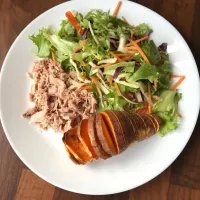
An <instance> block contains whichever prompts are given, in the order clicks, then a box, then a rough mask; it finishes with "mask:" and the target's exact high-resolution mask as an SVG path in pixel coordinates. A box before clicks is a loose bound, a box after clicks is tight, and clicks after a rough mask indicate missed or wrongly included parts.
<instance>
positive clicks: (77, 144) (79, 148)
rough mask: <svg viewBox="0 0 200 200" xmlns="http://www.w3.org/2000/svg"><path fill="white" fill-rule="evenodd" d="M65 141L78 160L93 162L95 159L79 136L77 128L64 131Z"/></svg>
mask: <svg viewBox="0 0 200 200" xmlns="http://www.w3.org/2000/svg"><path fill="white" fill-rule="evenodd" d="M63 142H64V144H65V145H66V147H67V149H68V150H69V151H70V152H71V153H72V154H73V155H74V157H75V158H76V159H77V160H80V161H83V162H91V161H92V160H93V159H92V157H91V156H90V155H89V154H88V152H87V151H86V150H85V147H84V146H83V144H82V143H81V141H80V140H79V138H78V136H77V128H73V129H71V130H69V131H67V132H66V133H64V136H63Z"/></svg>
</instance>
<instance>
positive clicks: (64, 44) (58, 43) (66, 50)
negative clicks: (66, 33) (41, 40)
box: [46, 34, 79, 56]
mask: <svg viewBox="0 0 200 200" xmlns="http://www.w3.org/2000/svg"><path fill="white" fill-rule="evenodd" d="M46 38H47V39H48V40H49V42H50V43H51V45H52V46H53V47H54V48H55V49H57V50H58V51H60V52H61V53H62V54H64V55H66V56H70V55H72V53H73V51H74V48H75V47H77V46H78V45H79V44H78V43H76V42H71V41H68V40H64V39H62V38H60V37H59V36H58V35H49V34H46Z"/></svg>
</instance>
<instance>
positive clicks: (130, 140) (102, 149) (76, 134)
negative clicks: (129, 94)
mask: <svg viewBox="0 0 200 200" xmlns="http://www.w3.org/2000/svg"><path fill="white" fill-rule="evenodd" d="M159 123H160V122H159V119H158V118H156V117H155V116H153V115H148V114H134V113H130V112H127V111H110V110H109V111H104V112H101V113H99V114H97V115H95V116H93V117H91V118H90V119H85V120H82V122H81V123H80V125H79V126H78V129H77V128H73V129H71V130H70V131H68V132H67V133H65V134H64V137H63V142H64V143H65V146H66V150H67V151H68V154H69V157H70V158H71V160H72V161H73V162H74V163H76V164H86V163H88V162H91V161H93V160H94V159H98V158H102V159H107V158H109V157H111V156H114V155H116V154H119V153H121V152H123V151H124V150H126V149H127V148H128V147H129V146H131V145H133V144H135V143H137V142H139V141H142V140H144V139H147V138H149V137H151V136H152V135H154V134H155V133H156V131H158V129H159Z"/></svg>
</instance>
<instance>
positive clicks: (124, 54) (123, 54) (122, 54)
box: [115, 53, 131, 57]
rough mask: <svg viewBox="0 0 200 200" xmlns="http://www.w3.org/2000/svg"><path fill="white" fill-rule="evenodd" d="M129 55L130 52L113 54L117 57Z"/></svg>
mask: <svg viewBox="0 0 200 200" xmlns="http://www.w3.org/2000/svg"><path fill="white" fill-rule="evenodd" d="M130 55H131V54H130V53H120V54H115V56H118V57H124V56H130Z"/></svg>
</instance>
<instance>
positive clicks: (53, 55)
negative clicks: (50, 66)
mask: <svg viewBox="0 0 200 200" xmlns="http://www.w3.org/2000/svg"><path fill="white" fill-rule="evenodd" d="M50 51H51V56H52V60H53V62H54V64H56V63H57V61H56V58H55V53H54V51H53V50H52V49H51V50H50Z"/></svg>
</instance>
